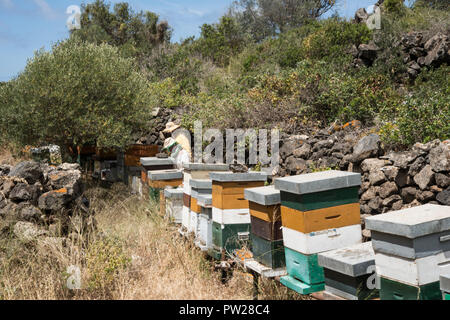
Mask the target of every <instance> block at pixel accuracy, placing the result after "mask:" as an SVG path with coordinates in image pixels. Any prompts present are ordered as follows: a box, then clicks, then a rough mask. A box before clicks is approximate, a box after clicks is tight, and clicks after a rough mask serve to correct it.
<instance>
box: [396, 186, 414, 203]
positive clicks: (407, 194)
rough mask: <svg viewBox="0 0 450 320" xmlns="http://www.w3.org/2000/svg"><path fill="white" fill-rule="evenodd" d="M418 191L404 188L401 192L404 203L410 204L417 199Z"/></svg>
mask: <svg viewBox="0 0 450 320" xmlns="http://www.w3.org/2000/svg"><path fill="white" fill-rule="evenodd" d="M417 192H418V190H417V189H416V188H414V187H406V188H403V189H402V191H401V192H400V195H401V196H402V199H403V202H404V203H410V202H411V201H413V200H414V199H416V196H417Z"/></svg>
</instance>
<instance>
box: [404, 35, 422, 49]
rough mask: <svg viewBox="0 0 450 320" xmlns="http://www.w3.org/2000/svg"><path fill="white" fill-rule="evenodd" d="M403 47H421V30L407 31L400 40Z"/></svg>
mask: <svg viewBox="0 0 450 320" xmlns="http://www.w3.org/2000/svg"><path fill="white" fill-rule="evenodd" d="M400 42H401V44H402V46H403V48H404V49H411V48H414V47H421V46H422V45H423V34H422V33H421V32H409V33H408V34H406V35H404V36H403V37H402V38H401V40H400Z"/></svg>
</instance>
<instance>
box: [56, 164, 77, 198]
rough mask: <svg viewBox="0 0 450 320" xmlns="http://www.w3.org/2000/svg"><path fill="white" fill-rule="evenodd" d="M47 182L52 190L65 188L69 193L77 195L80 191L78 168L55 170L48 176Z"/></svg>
mask: <svg viewBox="0 0 450 320" xmlns="http://www.w3.org/2000/svg"><path fill="white" fill-rule="evenodd" d="M48 179H49V180H48V184H49V185H50V186H51V188H52V189H53V190H60V189H63V188H66V189H67V190H68V193H69V194H70V195H74V197H77V196H79V195H80V194H81V192H82V181H81V172H80V171H79V170H67V171H57V172H54V173H52V174H50V175H49V176H48Z"/></svg>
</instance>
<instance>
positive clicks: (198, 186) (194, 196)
mask: <svg viewBox="0 0 450 320" xmlns="http://www.w3.org/2000/svg"><path fill="white" fill-rule="evenodd" d="M190 186H191V207H190V209H191V212H190V219H191V221H190V223H189V229H188V230H189V232H193V233H194V235H195V236H196V237H197V236H198V233H199V218H200V217H199V216H200V214H201V213H202V207H201V206H200V205H199V203H198V198H199V197H200V196H203V195H210V196H211V193H212V189H211V188H212V183H211V180H206V179H191V180H190Z"/></svg>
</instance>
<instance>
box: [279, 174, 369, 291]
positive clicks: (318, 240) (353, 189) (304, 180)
mask: <svg viewBox="0 0 450 320" xmlns="http://www.w3.org/2000/svg"><path fill="white" fill-rule="evenodd" d="M360 184H361V175H360V174H358V173H351V172H342V171H324V172H317V173H312V174H305V175H300V176H292V177H287V178H280V179H276V180H275V188H276V189H278V190H280V196H281V221H282V225H283V241H284V247H285V258H286V269H287V272H288V276H285V277H283V278H281V282H282V283H283V284H284V285H285V286H287V287H289V288H290V289H292V290H295V291H297V292H298V293H300V294H309V293H312V292H316V291H322V290H323V289H324V287H325V286H324V280H325V279H324V272H323V268H322V267H320V266H319V265H318V261H317V260H318V259H317V254H318V253H321V252H326V251H329V250H334V249H338V248H342V247H346V246H351V245H354V244H358V243H361V242H362V235H361V221H360V212H359V198H358V189H359V186H360Z"/></svg>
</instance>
